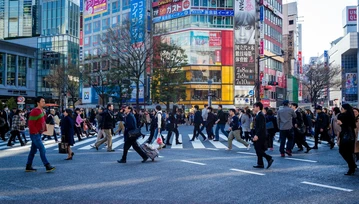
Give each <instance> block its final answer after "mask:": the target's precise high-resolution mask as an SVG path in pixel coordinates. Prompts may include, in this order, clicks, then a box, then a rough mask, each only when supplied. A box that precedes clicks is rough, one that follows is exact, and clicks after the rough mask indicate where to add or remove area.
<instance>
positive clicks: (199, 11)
mask: <svg viewBox="0 0 359 204" xmlns="http://www.w3.org/2000/svg"><path fill="white" fill-rule="evenodd" d="M191 14H192V15H212V16H233V15H234V11H228V10H206V9H192V10H191Z"/></svg>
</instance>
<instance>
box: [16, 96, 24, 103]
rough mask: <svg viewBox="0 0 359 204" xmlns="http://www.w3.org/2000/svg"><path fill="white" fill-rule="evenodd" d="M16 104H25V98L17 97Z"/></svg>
mask: <svg viewBox="0 0 359 204" xmlns="http://www.w3.org/2000/svg"><path fill="white" fill-rule="evenodd" d="M17 102H18V103H23V102H25V98H24V97H23V96H19V97H17Z"/></svg>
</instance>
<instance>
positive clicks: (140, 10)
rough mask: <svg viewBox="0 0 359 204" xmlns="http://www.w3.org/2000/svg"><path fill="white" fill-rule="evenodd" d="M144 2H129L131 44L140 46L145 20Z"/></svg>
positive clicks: (137, 0)
mask: <svg viewBox="0 0 359 204" xmlns="http://www.w3.org/2000/svg"><path fill="white" fill-rule="evenodd" d="M145 12H146V0H131V13H130V23H131V27H130V30H131V36H132V39H131V40H132V43H133V44H136V45H139V46H140V45H141V44H142V43H143V40H144V35H145V32H144V31H145V28H144V27H145V19H146V16H147V15H146V14H145Z"/></svg>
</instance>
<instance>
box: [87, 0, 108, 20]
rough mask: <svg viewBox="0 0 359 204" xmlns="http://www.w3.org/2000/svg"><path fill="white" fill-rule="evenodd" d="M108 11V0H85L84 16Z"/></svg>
mask: <svg viewBox="0 0 359 204" xmlns="http://www.w3.org/2000/svg"><path fill="white" fill-rule="evenodd" d="M106 11H107V0H85V8H84V16H85V17H89V16H93V15H97V14H100V13H103V12H106Z"/></svg>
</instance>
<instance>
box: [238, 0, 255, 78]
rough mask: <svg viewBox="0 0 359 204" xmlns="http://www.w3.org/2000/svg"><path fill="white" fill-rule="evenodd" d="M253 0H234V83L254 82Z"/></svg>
mask: <svg viewBox="0 0 359 204" xmlns="http://www.w3.org/2000/svg"><path fill="white" fill-rule="evenodd" d="M255 5H256V4H255V0H247V1H240V0H236V1H235V8H234V44H235V46H234V66H235V85H254V84H255V74H254V72H255V40H254V35H255V19H256V10H255Z"/></svg>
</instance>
